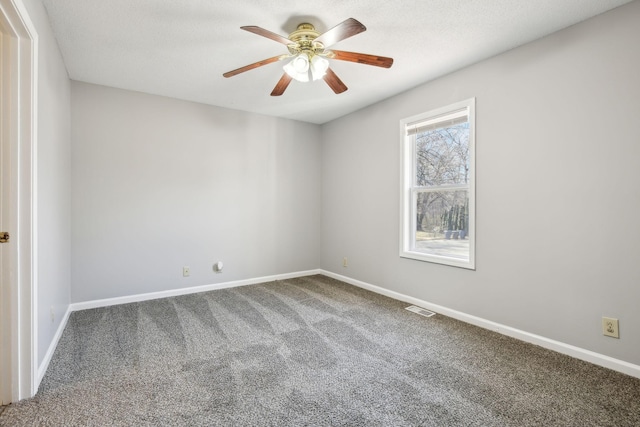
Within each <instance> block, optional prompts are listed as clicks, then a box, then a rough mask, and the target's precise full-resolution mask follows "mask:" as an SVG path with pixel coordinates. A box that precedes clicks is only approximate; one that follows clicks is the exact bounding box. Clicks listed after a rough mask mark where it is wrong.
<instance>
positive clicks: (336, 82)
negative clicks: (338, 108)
mask: <svg viewBox="0 0 640 427" xmlns="http://www.w3.org/2000/svg"><path fill="white" fill-rule="evenodd" d="M323 79H324V81H325V82H327V84H328V85H329V87H330V88H331V89H332V90H333V91H334V92H335V93H342V92H344V91H345V90H347V89H348V88H347V85H345V84H344V83H342V80H340V78H339V77H338V76H337V75H336V73H334V72H333V70H332V69H331V68H327V74H325V75H324V77H323Z"/></svg>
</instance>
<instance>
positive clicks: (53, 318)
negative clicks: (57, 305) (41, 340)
mask: <svg viewBox="0 0 640 427" xmlns="http://www.w3.org/2000/svg"><path fill="white" fill-rule="evenodd" d="M49 313H50V314H51V323H53V322H55V321H56V312H55V311H53V306H51V310H49Z"/></svg>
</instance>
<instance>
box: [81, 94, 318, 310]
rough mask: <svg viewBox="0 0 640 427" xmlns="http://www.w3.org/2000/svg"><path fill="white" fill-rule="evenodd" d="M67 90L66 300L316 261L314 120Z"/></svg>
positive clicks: (299, 267)
mask: <svg viewBox="0 0 640 427" xmlns="http://www.w3.org/2000/svg"><path fill="white" fill-rule="evenodd" d="M71 93H72V103H71V104H72V177H73V179H72V219H73V226H72V260H73V261H72V300H73V301H74V302H80V301H88V300H96V299H102V298H110V297H119V296H127V295H135V294H140V293H148V292H156V291H163V290H171V289H180V288H185V287H191V286H199V285H207V284H215V283H219V282H227V281H232V280H240V279H249V278H257V277H262V276H267V275H273V274H281V273H291V272H296V271H303V270H308V269H314V268H318V266H319V264H320V249H319V240H320V234H319V225H320V155H321V150H320V129H319V127H318V126H317V125H312V124H306V123H302V122H295V121H291V120H284V119H276V118H273V117H266V116H261V115H256V114H248V113H243V112H239V111H233V110H228V109H223V108H217V107H211V106H206V105H202V104H196V103H191V102H184V101H178V100H175V99H170V98H163V97H158V96H151V95H146V94H141V93H136V92H129V91H124V90H118V89H113V88H106V87H102V86H95V85H90V84H85V83H77V82H73V83H72V89H71ZM216 261H222V262H224V265H225V267H224V270H223V272H222V273H220V274H215V273H214V272H213V270H212V265H213V263H214V262H216ZM183 266H189V267H190V268H191V276H190V277H188V278H184V277H182V267H183Z"/></svg>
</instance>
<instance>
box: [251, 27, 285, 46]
mask: <svg viewBox="0 0 640 427" xmlns="http://www.w3.org/2000/svg"><path fill="white" fill-rule="evenodd" d="M240 29H242V30H245V31H249V32H250V33H253V34H257V35H259V36H262V37H266V38H268V39H271V40H275V41H277V42H278V43H282V44H284V45H290V44H291V43H293V42H292V41H291V40H289V39H288V38H286V37H283V36H281V35H280V34H276V33H272V32H271V31H269V30H265V29H264V28H260V27H256V26H255V25H247V26H244V27H240Z"/></svg>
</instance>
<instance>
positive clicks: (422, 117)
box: [400, 98, 476, 270]
mask: <svg viewBox="0 0 640 427" xmlns="http://www.w3.org/2000/svg"><path fill="white" fill-rule="evenodd" d="M475 104H476V99H475V98H470V99H467V100H464V101H460V102H456V103H454V104H451V105H448V106H446V107H442V108H437V109H435V110H431V111H428V112H426V113H422V114H417V115H415V116H411V117H407V118H405V119H402V120H401V121H400V194H401V196H400V256H401V257H402V258H410V259H415V260H419V261H427V262H433V263H437V264H444V265H450V266H453V267H462V268H467V269H470V270H475V246H476V245H475V241H476V230H475V217H476V215H475V211H476V208H475V206H476V203H475V200H476V197H475V194H476V190H475V185H476V174H475V163H476V162H475V139H476V138H475V129H476V126H475V116H476V114H475ZM461 110H466V112H467V117H468V120H469V184H468V185H465V186H463V187H462V188H461V189H465V190H468V194H469V234H468V235H467V238H468V240H469V260H468V261H464V260H460V259H458V258H453V257H448V256H443V255H437V254H430V253H428V252H425V251H419V250H416V249H415V248H414V247H413V245H414V241H415V240H414V236H415V230H416V197H417V196H416V194H417V191H416V186H415V184H414V182H415V181H414V177H415V138H414V137H413V135H407V128H408V127H410V126H411V125H413V124H416V123H419V124H420V126H425V125H429V124H430V123H432V124H436V123H440V122H442V121H445V120H447V117H448V116H449V117H450V116H451V115H452V114H453V115H455V113H456V112H459V111H461ZM448 187H449V188H452V187H453V188H456V187H457V186H448Z"/></svg>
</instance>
